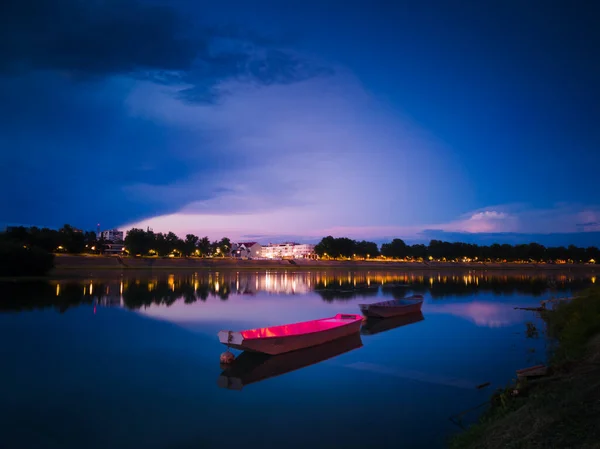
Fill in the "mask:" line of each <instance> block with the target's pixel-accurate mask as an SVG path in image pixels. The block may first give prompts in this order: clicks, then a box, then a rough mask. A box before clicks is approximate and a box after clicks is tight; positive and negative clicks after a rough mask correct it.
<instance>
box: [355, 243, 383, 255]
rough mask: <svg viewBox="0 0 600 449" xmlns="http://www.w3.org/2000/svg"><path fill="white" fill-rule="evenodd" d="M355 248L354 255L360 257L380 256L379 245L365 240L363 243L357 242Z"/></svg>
mask: <svg viewBox="0 0 600 449" xmlns="http://www.w3.org/2000/svg"><path fill="white" fill-rule="evenodd" d="M354 246H355V249H354V254H356V255H357V256H359V257H363V258H369V257H377V256H379V248H378V247H377V243H374V242H367V241H365V240H363V241H361V242H355V245H354Z"/></svg>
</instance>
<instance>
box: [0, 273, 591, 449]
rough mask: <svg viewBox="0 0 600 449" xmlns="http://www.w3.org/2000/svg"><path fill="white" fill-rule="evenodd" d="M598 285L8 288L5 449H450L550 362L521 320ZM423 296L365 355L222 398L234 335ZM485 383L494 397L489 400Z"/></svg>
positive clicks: (246, 385)
mask: <svg viewBox="0 0 600 449" xmlns="http://www.w3.org/2000/svg"><path fill="white" fill-rule="evenodd" d="M594 280H595V278H594V277H593V276H588V275H582V276H575V275H572V274H568V273H566V274H563V273H559V274H553V275H551V276H544V275H535V276H530V275H528V274H515V275H505V274H502V275H494V274H491V273H476V272H465V273H437V272H436V273H433V272H431V273H394V272H387V273H386V272H347V271H337V272H298V273H277V272H259V273H256V272H227V271H223V272H218V273H217V272H214V273H185V274H184V273H177V274H173V273H168V272H167V273H161V274H156V273H155V274H150V275H148V274H142V273H140V274H132V275H127V276H123V277H122V278H116V279H110V278H108V279H104V280H103V279H91V280H90V279H84V280H78V281H51V282H27V283H1V284H0V291H1V292H2V298H3V299H2V301H0V341H2V342H10V344H6V343H5V344H4V351H3V364H4V366H5V367H8V369H4V370H2V371H0V382H2V384H3V385H9V386H10V388H7V389H6V394H5V395H3V396H2V397H0V422H1V423H3V424H0V426H1V430H2V434H3V441H4V442H6V443H7V444H8V446H7V447H60V448H79V447H88V448H96V447H98V448H100V447H114V448H120V447H151V448H154V447H156V448H164V447H203V448H209V447H219V448H227V447H239V446H242V445H243V446H248V445H249V446H251V447H259V446H265V445H267V446H268V445H275V444H282V445H285V446H286V447H294V448H295V447H306V446H307V445H311V446H312V447H315V448H319V447H331V446H332V445H333V446H339V447H348V448H350V447H351V448H354V447H356V448H359V447H361V448H364V447H370V446H373V445H376V446H377V447H378V448H388V447H389V448H397V447H423V448H435V447H441V446H442V445H443V443H444V441H445V439H446V438H447V436H448V435H450V434H452V433H453V432H455V431H457V430H459V429H458V428H457V427H456V426H454V425H453V424H452V422H450V420H449V417H451V416H452V415H455V414H457V413H459V412H461V411H462V410H466V409H469V408H472V407H473V406H475V405H477V404H480V403H481V402H483V401H485V400H486V399H487V398H488V397H489V395H490V394H491V391H492V390H493V389H494V388H497V387H501V386H504V385H505V384H506V383H507V382H508V381H509V380H510V379H511V378H512V377H514V371H515V370H516V369H519V368H523V367H525V366H530V365H533V364H536V363H539V362H543V361H544V359H545V341H544V338H543V337H540V338H538V339H528V338H526V335H525V322H527V321H530V322H532V323H534V324H535V325H536V326H538V327H540V328H541V323H540V320H539V319H538V318H537V317H536V315H535V314H533V313H530V312H526V311H522V310H515V309H514V307H517V306H532V305H539V301H540V300H542V299H547V298H549V297H552V296H567V295H570V293H571V292H572V291H573V290H578V289H581V288H585V287H587V286H589V285H591V284H592V282H594ZM416 293H418V294H423V295H424V296H425V303H424V305H423V309H422V316H420V317H418V319H406V320H402V319H401V320H397V321H398V322H394V323H392V322H391V321H388V322H383V323H381V322H380V323H373V322H371V323H367V324H365V326H364V327H363V331H362V332H361V335H360V339H361V342H360V344H355V343H353V344H352V345H350V346H349V348H341V349H340V348H335V347H334V348H332V349H331V351H329V352H327V351H325V352H324V353H315V352H311V351H308V352H307V353H305V354H304V355H302V360H300V356H298V357H290V358H288V359H287V360H283V361H282V359H279V360H275V361H273V360H271V361H269V362H268V363H267V364H263V363H262V362H261V363H258V364H257V363H256V360H254V364H252V363H250V365H251V369H250V368H248V369H247V370H245V371H244V370H242V371H239V370H238V372H236V373H234V374H235V376H234V375H231V376H229V377H231V378H233V381H232V382H234V381H235V382H238V384H239V383H240V382H241V384H243V388H242V391H230V390H229V389H227V388H222V385H221V386H220V385H219V382H221V384H222V383H223V378H224V377H225V378H227V377H228V376H226V375H224V373H223V370H222V369H221V367H220V366H219V364H218V356H219V354H220V352H222V351H223V347H222V346H221V345H220V344H219V343H218V340H217V338H216V335H215V334H216V332H217V331H218V330H220V329H223V328H225V329H233V330H237V329H240V328H249V327H258V326H268V325H273V324H285V323H289V322H297V321H303V320H309V319H315V318H322V317H326V316H331V315H334V314H336V313H358V306H357V304H358V303H362V302H375V301H379V300H381V299H383V298H400V297H404V296H408V295H411V294H416ZM57 311H58V312H60V313H57ZM2 312H4V313H2ZM19 312H20V313H19ZM148 318H151V319H148ZM347 349H351V350H347ZM251 361H252V360H251ZM227 382H229V380H227ZM227 382H226V385H228V384H227ZM486 382H490V383H491V385H490V387H488V388H486V389H483V390H477V389H476V388H475V386H476V385H479V384H483V383H486ZM223 417H226V419H224V418H223ZM475 418H476V415H472V416H467V417H466V420H467V422H468V421H469V420H471V421H472V420H473V419H475ZM65 423H69V424H68V425H66V424H65ZM365 426H366V427H365ZM267 428H268V429H269V430H268V431H263V429H267ZM365 428H368V429H369V431H364V429H365ZM233 429H235V431H234V430H233ZM224 435H225V436H226V437H225V438H223V436H224ZM315 442H317V443H315Z"/></svg>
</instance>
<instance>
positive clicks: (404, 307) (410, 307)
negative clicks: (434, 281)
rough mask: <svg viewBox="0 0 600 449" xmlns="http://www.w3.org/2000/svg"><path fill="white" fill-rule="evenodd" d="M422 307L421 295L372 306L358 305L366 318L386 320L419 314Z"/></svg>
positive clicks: (377, 303)
mask: <svg viewBox="0 0 600 449" xmlns="http://www.w3.org/2000/svg"><path fill="white" fill-rule="evenodd" d="M422 305H423V295H413V296H409V297H407V298H399V299H392V300H391V301H382V302H376V303H373V304H359V305H358V306H359V307H360V311H361V312H362V314H363V315H364V316H366V317H379V318H388V317H392V316H399V315H408V314H411V313H417V312H420V311H421V306H422Z"/></svg>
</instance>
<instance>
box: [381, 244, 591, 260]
mask: <svg viewBox="0 0 600 449" xmlns="http://www.w3.org/2000/svg"><path fill="white" fill-rule="evenodd" d="M381 254H382V255H383V256H385V257H389V258H393V259H411V260H415V259H421V260H436V261H489V262H518V261H532V262H556V261H564V262H571V263H590V262H591V263H596V262H597V261H600V250H599V249H598V248H596V247H588V248H579V247H576V246H574V245H570V246H569V247H567V248H565V247H563V246H560V247H551V248H547V247H545V246H543V245H540V244H538V243H529V244H521V245H514V246H513V245H508V244H503V245H500V244H498V243H495V244H493V245H490V246H485V245H481V246H480V245H475V244H471V243H460V242H454V243H450V242H443V241H441V240H431V242H429V245H428V246H425V245H421V244H418V245H407V244H406V243H405V242H404V241H402V240H401V239H394V240H392V241H391V242H390V243H384V244H383V245H381Z"/></svg>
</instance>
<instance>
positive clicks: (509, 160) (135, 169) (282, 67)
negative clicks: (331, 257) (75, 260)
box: [0, 0, 600, 246]
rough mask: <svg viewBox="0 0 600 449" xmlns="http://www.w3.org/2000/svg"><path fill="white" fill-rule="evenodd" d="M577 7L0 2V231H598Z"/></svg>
mask: <svg viewBox="0 0 600 449" xmlns="http://www.w3.org/2000/svg"><path fill="white" fill-rule="evenodd" d="M598 12H600V11H598V7H595V6H594V5H593V2H575V3H573V2H542V1H535V0H532V1H528V2H520V1H512V0H508V1H503V2H495V1H490V2H475V1H466V2H460V3H459V4H456V3H449V2H444V1H422V2H402V1H394V2H392V1H370V2H366V1H353V2H339V1H325V0H322V1H312V0H305V1H302V2H298V1H292V0H290V1H288V2H280V1H266V0H257V1H253V2H247V1H241V0H240V1H223V2H208V1H192V0H172V1H169V2H166V1H159V0H139V1H133V0H118V1H117V0H113V1H110V0H109V1H103V0H93V1H91V0H54V1H50V0H28V1H22V0H5V1H4V2H2V4H1V5H0V100H1V101H0V149H1V151H0V163H1V164H2V167H3V168H4V170H3V171H4V173H3V176H2V177H0V188H1V189H2V192H3V193H4V194H3V195H2V196H0V225H5V226H6V225H27V226H29V225H37V226H48V227H59V226H61V225H63V224H64V223H70V224H72V225H74V226H76V227H79V228H82V229H86V230H88V229H89V230H92V229H95V228H96V225H97V223H100V225H101V227H102V229H110V228H121V229H129V228H131V227H143V228H146V227H151V228H152V229H153V230H154V231H156V232H158V231H162V232H167V231H174V232H176V233H177V234H179V235H181V236H183V235H185V234H186V233H194V234H197V235H201V236H203V235H208V236H209V237H211V238H213V239H216V238H221V237H223V236H229V237H231V238H232V239H234V240H248V239H252V240H257V241H261V242H263V243H267V242H270V241H278V240H289V239H293V240H298V241H314V242H316V241H318V240H319V239H320V238H321V237H323V236H326V235H334V236H337V237H340V236H348V237H351V238H356V239H367V240H375V241H386V240H389V239H391V238H394V237H400V238H403V239H405V240H407V241H414V242H417V241H425V242H426V241H428V240H430V239H432V238H437V239H444V240H451V241H470V242H475V243H492V242H493V241H499V242H504V241H506V242H509V243H518V242H528V241H539V242H540V243H543V244H548V245H552V244H569V243H576V244H579V245H584V246H585V245H599V244H600V198H599V195H598V193H597V187H596V179H597V170H598V166H599V162H600V152H599V147H600V127H598V126H597V123H599V122H600V85H599V84H598V82H597V80H598V79H600V47H599V46H598V45H597V43H598V42H600V28H599V27H597V26H596V21H595V17H597V13H598Z"/></svg>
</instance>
